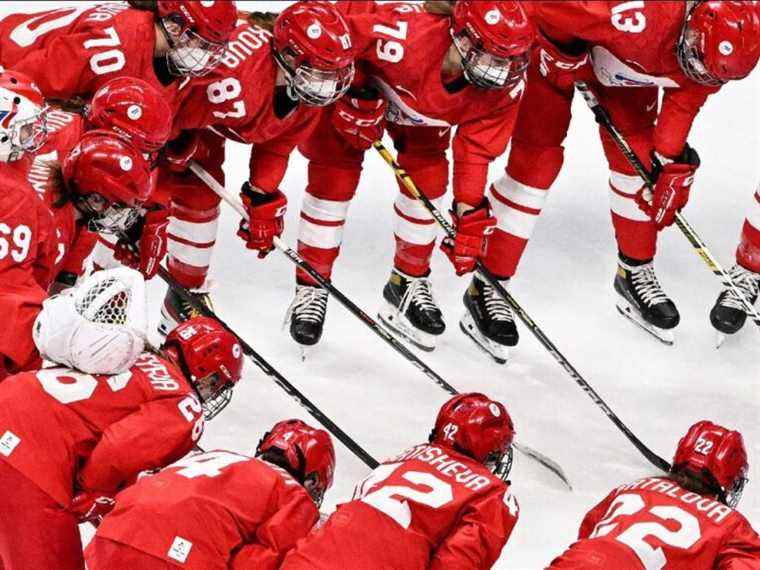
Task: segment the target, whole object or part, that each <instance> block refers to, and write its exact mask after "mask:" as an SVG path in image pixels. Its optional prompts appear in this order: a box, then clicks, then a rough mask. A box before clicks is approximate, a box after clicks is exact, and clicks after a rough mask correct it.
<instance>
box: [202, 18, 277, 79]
mask: <svg viewBox="0 0 760 570" xmlns="http://www.w3.org/2000/svg"><path fill="white" fill-rule="evenodd" d="M271 41H272V32H270V31H269V30H267V29H265V28H263V27H261V26H258V25H256V24H254V23H252V22H248V21H246V20H238V26H237V28H235V30H234V31H233V32H232V35H231V36H230V40H229V42H228V43H227V50H226V52H225V54H224V57H222V60H221V63H220V64H219V66H218V67H217V68H216V69H215V70H214V71H212V72H211V73H210V74H209V75H210V76H214V75H223V76H230V73H231V72H232V73H238V74H240V73H250V72H251V71H252V70H255V69H256V68H258V67H261V66H262V65H266V63H267V62H268V61H270V60H271V59H272V58H271V51H270V50H269V49H262V48H266V47H267V46H269V44H270V43H271Z"/></svg>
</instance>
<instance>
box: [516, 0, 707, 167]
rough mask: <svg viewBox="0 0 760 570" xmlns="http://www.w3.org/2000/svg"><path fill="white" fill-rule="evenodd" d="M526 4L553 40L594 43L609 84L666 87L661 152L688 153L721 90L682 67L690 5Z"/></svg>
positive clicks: (612, 0)
mask: <svg viewBox="0 0 760 570" xmlns="http://www.w3.org/2000/svg"><path fill="white" fill-rule="evenodd" d="M526 4H527V5H528V7H529V11H530V13H531V16H532V18H533V19H534V21H535V22H536V23H537V25H538V26H539V28H540V29H541V30H542V31H543V33H545V34H546V35H547V36H548V37H549V38H550V39H552V40H554V41H556V42H558V43H569V42H571V41H574V40H582V41H584V42H586V43H587V44H588V46H589V50H590V53H591V57H592V60H593V65H594V71H595V74H596V76H597V78H598V80H599V81H600V82H601V83H602V84H603V85H605V86H608V87H653V86H659V87H662V88H664V89H665V95H664V98H663V101H662V108H661V110H660V115H659V118H658V120H657V127H656V129H655V135H654V144H655V149H656V150H657V151H658V152H660V153H661V154H663V155H665V156H669V157H675V156H677V155H679V154H680V153H681V152H682V151H683V148H684V145H685V143H686V139H687V137H688V135H689V131H690V130H691V126H692V123H693V122H694V119H695V117H696V116H697V114H698V113H699V110H700V109H701V107H702V105H703V104H704V103H705V101H706V99H707V97H708V96H709V95H710V94H712V93H715V92H717V91H718V89H719V88H716V87H705V86H703V85H699V84H697V83H695V82H693V81H692V80H690V79H689V78H688V77H686V75H684V73H683V72H682V71H681V68H680V66H679V64H678V59H677V55H676V54H677V51H676V46H677V43H678V39H679V37H680V35H681V31H682V29H683V23H684V19H685V17H686V14H685V10H686V2H681V1H680V0H675V1H658V2H624V1H622V0H542V1H539V2H529V3H526Z"/></svg>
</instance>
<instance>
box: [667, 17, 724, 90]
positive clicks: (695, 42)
mask: <svg viewBox="0 0 760 570" xmlns="http://www.w3.org/2000/svg"><path fill="white" fill-rule="evenodd" d="M701 39H702V38H701V36H700V34H699V32H696V31H695V30H691V29H689V20H688V19H687V20H686V24H684V28H683V32H682V33H681V39H680V40H679V41H678V49H677V53H678V64H679V65H680V66H681V71H683V72H684V75H686V77H688V78H689V79H691V80H692V81H694V82H695V83H699V84H700V85H706V86H707V87H719V86H720V85H724V84H725V83H726V82H725V81H723V80H722V79H719V78H718V77H716V76H715V75H713V74H712V73H710V71H709V70H708V69H707V68H706V67H705V64H704V63H703V62H702V56H701V54H700V52H699V44H700V43H701Z"/></svg>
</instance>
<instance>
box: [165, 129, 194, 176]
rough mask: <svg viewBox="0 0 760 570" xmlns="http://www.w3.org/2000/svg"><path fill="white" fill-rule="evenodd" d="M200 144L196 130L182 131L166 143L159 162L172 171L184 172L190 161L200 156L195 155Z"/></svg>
mask: <svg viewBox="0 0 760 570" xmlns="http://www.w3.org/2000/svg"><path fill="white" fill-rule="evenodd" d="M202 146H203V145H201V142H200V135H199V133H198V131H182V133H181V134H180V135H179V136H178V137H177V138H176V139H174V140H171V141H169V142H168V143H166V147H164V150H163V159H162V160H161V164H164V165H166V167H167V168H168V169H169V170H171V171H172V172H177V173H183V172H186V171H187V169H188V168H189V167H190V161H192V160H198V159H199V158H200V157H198V156H197V155H198V154H199V151H200V150H201V148H202Z"/></svg>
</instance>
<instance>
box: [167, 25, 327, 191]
mask: <svg viewBox="0 0 760 570" xmlns="http://www.w3.org/2000/svg"><path fill="white" fill-rule="evenodd" d="M271 38H272V34H271V33H270V32H269V31H267V30H264V29H263V28H260V27H258V26H255V25H251V24H249V23H246V22H245V21H241V22H239V25H238V27H237V28H236V29H235V31H234V32H233V33H232V36H231V38H230V42H229V45H228V48H227V53H226V55H225V56H224V58H223V59H222V62H221V64H220V65H219V66H218V67H217V68H216V69H214V70H213V71H212V72H211V73H209V74H208V75H206V76H204V77H201V78H197V79H193V80H192V81H191V82H190V83H189V84H188V86H187V87H186V88H184V89H183V90H182V92H181V93H180V94H179V95H178V100H177V113H176V117H175V122H174V136H178V134H179V132H180V131H182V130H185V129H198V128H203V127H209V126H212V127H213V128H214V130H216V131H218V132H219V133H220V134H221V135H223V136H225V137H227V138H229V139H231V140H234V141H237V142H242V143H246V144H253V145H254V147H253V149H252V152H251V162H250V167H251V174H250V182H251V184H252V185H254V186H256V187H257V188H261V189H262V190H265V191H267V192H273V191H274V190H276V189H277V187H278V186H279V184H280V182H281V181H282V178H283V176H284V175H285V171H286V170H287V166H288V159H289V157H290V154H291V153H292V152H293V149H294V148H295V147H296V146H297V145H298V143H299V142H300V141H302V140H303V139H305V138H306V137H307V136H308V135H309V133H310V132H311V131H312V130H313V128H314V127H315V126H316V123H317V120H318V118H319V114H320V112H321V109H319V108H318V107H310V106H307V105H303V104H299V105H298V106H296V107H295V108H294V109H292V110H290V112H288V113H287V114H285V115H284V116H278V114H277V110H276V108H275V89H276V85H275V80H276V77H277V64H276V62H275V60H274V57H273V56H272V51H271V49H272V48H271V43H270V42H271Z"/></svg>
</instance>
